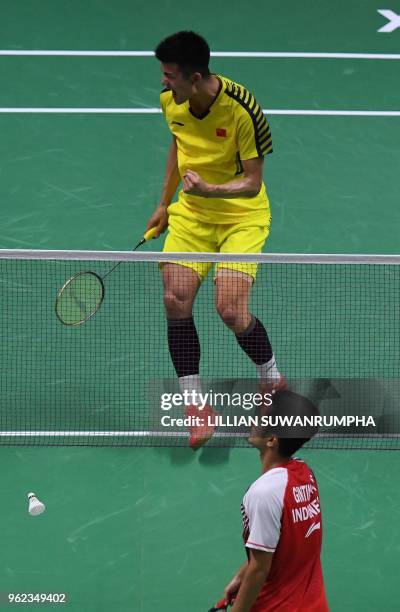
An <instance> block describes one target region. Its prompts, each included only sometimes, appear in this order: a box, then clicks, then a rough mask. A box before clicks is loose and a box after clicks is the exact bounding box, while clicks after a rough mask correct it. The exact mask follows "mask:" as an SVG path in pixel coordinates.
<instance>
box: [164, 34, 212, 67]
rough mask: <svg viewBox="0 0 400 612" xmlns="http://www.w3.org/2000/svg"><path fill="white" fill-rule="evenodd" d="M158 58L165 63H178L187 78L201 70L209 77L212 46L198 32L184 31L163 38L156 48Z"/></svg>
mask: <svg viewBox="0 0 400 612" xmlns="http://www.w3.org/2000/svg"><path fill="white" fill-rule="evenodd" d="M155 54H156V58H157V59H158V60H159V61H160V62H163V63H164V64H177V65H178V66H179V68H180V70H181V72H182V74H183V76H184V77H185V78H189V76H190V75H191V74H193V73H194V72H200V74H201V76H202V77H203V78H205V79H207V78H208V77H209V76H210V71H209V68H208V64H209V63H210V47H209V46H208V44H207V41H206V40H204V38H203V37H202V36H200V35H199V34H196V32H191V31H182V32H177V33H176V34H172V35H171V36H168V37H167V38H165V39H164V40H162V41H161V42H160V43H159V44H158V45H157V48H156V50H155Z"/></svg>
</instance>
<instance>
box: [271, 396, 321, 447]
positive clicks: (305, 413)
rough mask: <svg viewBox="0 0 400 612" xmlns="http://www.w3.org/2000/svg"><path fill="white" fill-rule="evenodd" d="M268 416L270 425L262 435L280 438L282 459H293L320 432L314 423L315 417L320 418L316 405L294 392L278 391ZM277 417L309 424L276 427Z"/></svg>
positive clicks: (273, 398)
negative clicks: (297, 419) (298, 418)
mask: <svg viewBox="0 0 400 612" xmlns="http://www.w3.org/2000/svg"><path fill="white" fill-rule="evenodd" d="M267 416H268V417H269V419H270V424H269V425H265V426H264V427H263V428H262V430H261V435H262V436H263V437H267V436H270V435H276V436H277V438H278V452H279V454H280V455H281V456H282V457H291V456H292V455H293V454H294V453H295V452H296V451H297V450H299V448H301V447H302V446H303V444H305V443H306V442H308V441H309V440H311V438H312V437H313V436H315V434H316V433H317V432H318V427H317V426H316V425H315V423H314V424H312V423H313V420H314V419H313V417H316V416H319V411H318V408H316V406H314V404H313V403H312V402H311V401H310V400H309V399H307V398H306V397H303V396H302V395H298V394H297V393H294V392H293V391H287V390H286V391H277V392H276V393H274V394H273V395H272V406H271V407H270V408H269V410H268V413H267ZM276 417H289V418H290V417H293V419H296V417H300V418H301V419H302V421H304V420H306V421H308V422H310V423H311V424H309V423H308V422H307V424H305V423H302V424H301V425H295V426H293V425H290V426H289V425H282V424H280V425H276V424H275V421H277V419H276Z"/></svg>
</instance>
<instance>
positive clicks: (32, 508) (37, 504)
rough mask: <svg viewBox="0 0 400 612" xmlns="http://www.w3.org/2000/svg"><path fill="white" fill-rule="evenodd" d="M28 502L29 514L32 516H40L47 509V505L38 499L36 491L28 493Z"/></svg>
mask: <svg viewBox="0 0 400 612" xmlns="http://www.w3.org/2000/svg"><path fill="white" fill-rule="evenodd" d="M28 502H29V514H31V515H32V516H38V514H42V512H44V511H45V510H46V506H45V505H44V504H43V503H42V502H41V501H39V500H38V498H37V497H36V495H35V494H34V493H28Z"/></svg>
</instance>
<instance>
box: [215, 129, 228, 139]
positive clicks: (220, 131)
mask: <svg viewBox="0 0 400 612" xmlns="http://www.w3.org/2000/svg"><path fill="white" fill-rule="evenodd" d="M216 133H217V136H220V138H226V129H225V128H217V129H216Z"/></svg>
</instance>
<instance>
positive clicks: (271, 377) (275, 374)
mask: <svg viewBox="0 0 400 612" xmlns="http://www.w3.org/2000/svg"><path fill="white" fill-rule="evenodd" d="M256 368H257V378H258V380H259V381H260V382H261V383H270V382H278V381H279V379H280V377H281V375H280V373H279V370H278V367H277V365H276V361H275V356H274V355H272V357H271V359H270V360H269V361H267V362H266V363H262V364H261V365H257V366H256Z"/></svg>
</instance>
